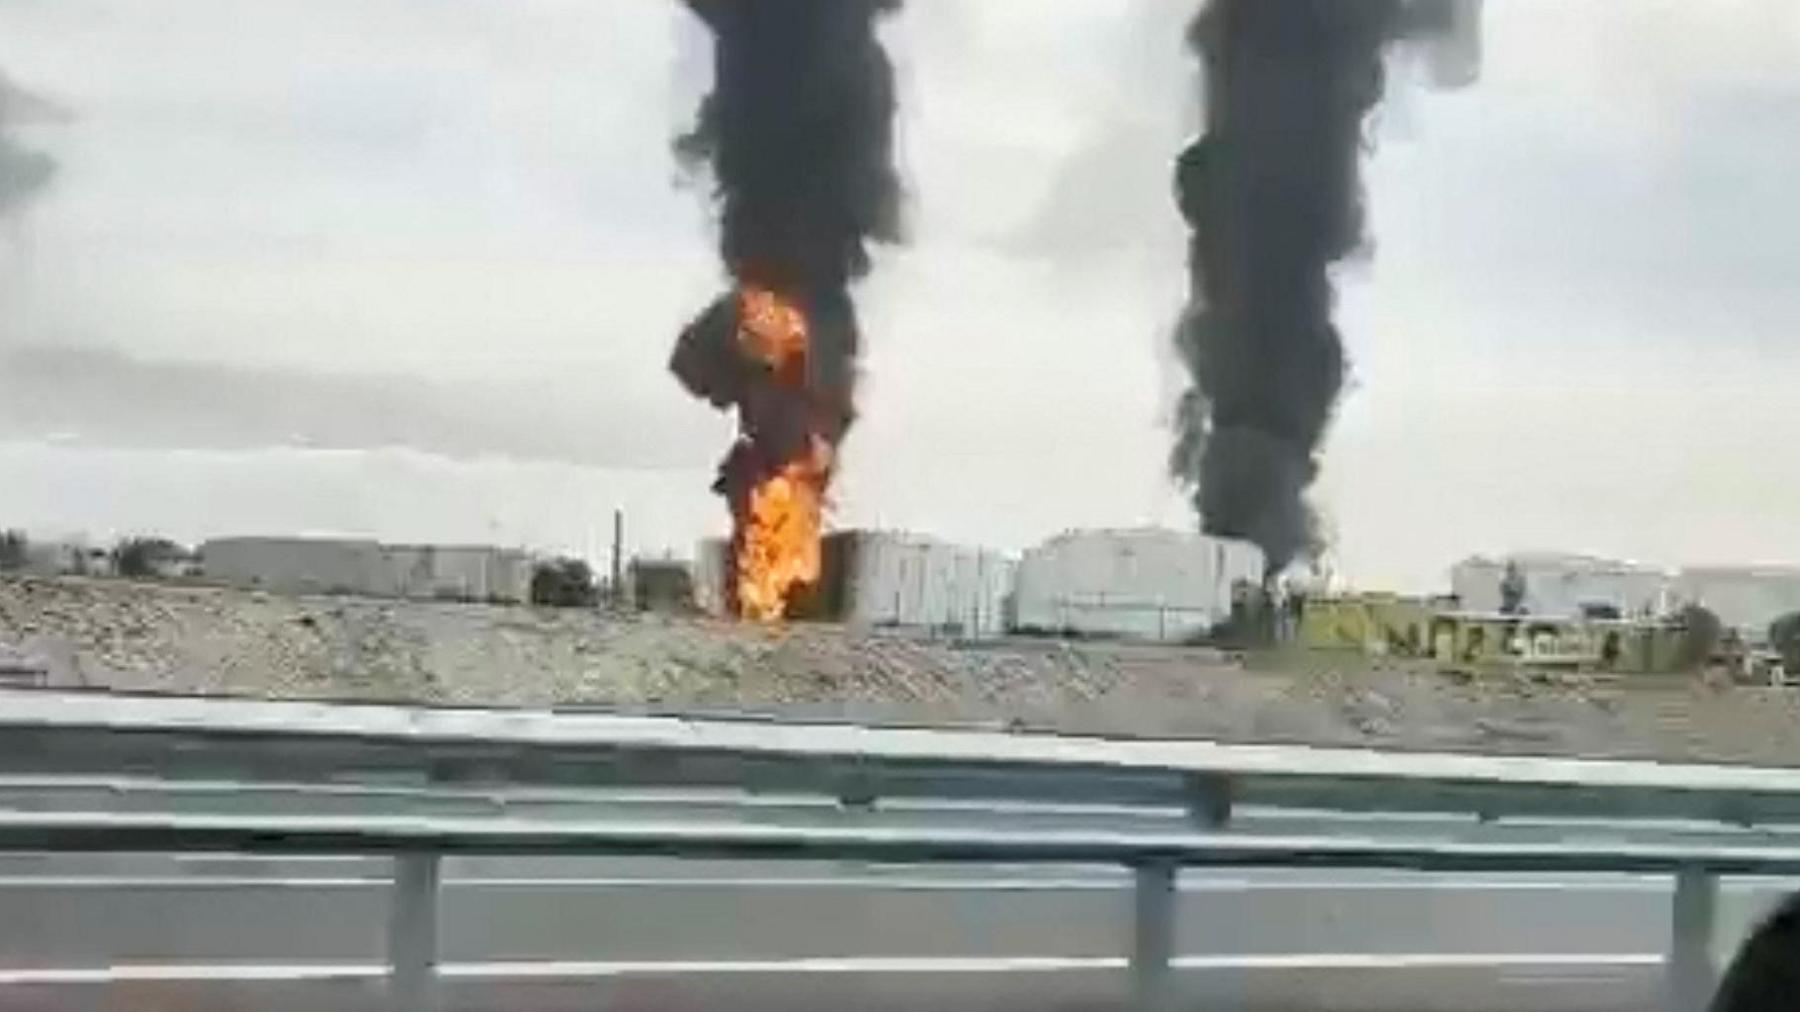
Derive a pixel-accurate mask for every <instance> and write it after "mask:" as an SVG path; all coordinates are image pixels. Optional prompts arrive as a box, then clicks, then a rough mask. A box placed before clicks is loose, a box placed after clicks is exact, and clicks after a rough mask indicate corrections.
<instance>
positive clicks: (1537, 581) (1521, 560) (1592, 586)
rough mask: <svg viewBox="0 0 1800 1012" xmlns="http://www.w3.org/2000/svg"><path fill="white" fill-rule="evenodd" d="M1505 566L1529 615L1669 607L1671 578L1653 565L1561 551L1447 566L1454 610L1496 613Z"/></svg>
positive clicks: (1652, 610) (1655, 610) (1641, 612)
mask: <svg viewBox="0 0 1800 1012" xmlns="http://www.w3.org/2000/svg"><path fill="white" fill-rule="evenodd" d="M1509 564H1511V565H1516V566H1517V567H1518V569H1519V573H1520V575H1521V576H1523V577H1524V580H1525V598H1524V602H1523V604H1524V609H1525V612H1526V613H1527V614H1530V615H1545V616H1550V617H1559V618H1565V617H1577V616H1580V615H1581V614H1582V610H1583V608H1584V607H1607V608H1614V609H1617V611H1618V613H1619V614H1620V615H1621V616H1625V617H1630V616H1633V615H1662V614H1666V613H1667V612H1668V610H1669V608H1670V605H1671V603H1672V596H1671V593H1670V590H1671V586H1672V584H1673V578H1672V577H1671V576H1670V574H1669V573H1667V572H1665V571H1664V570H1661V569H1657V568H1655V567H1653V566H1645V565H1640V564H1638V563H1635V562H1625V561H1622V560H1619V559H1605V558H1600V557H1597V556H1592V555H1576V554H1571V553H1566V552H1518V553H1515V554H1513V555H1507V556H1501V557H1498V558H1488V557H1486V556H1480V555H1477V556H1472V557H1470V558H1467V559H1464V560H1463V561H1461V562H1459V563H1457V564H1456V565H1454V566H1452V567H1451V569H1450V590H1451V593H1453V594H1455V595H1456V597H1457V601H1458V607H1460V608H1461V609H1462V610H1463V611H1470V612H1498V611H1500V610H1501V608H1500V606H1501V603H1502V602H1501V593H1500V584H1501V582H1502V581H1503V580H1505V579H1506V569H1507V566H1508V565H1509Z"/></svg>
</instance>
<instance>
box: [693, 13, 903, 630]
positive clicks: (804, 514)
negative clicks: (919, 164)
mask: <svg viewBox="0 0 1800 1012" xmlns="http://www.w3.org/2000/svg"><path fill="white" fill-rule="evenodd" d="M689 6H690V7H691V8H692V9H693V10H694V12H695V13H696V14H697V15H699V17H700V18H701V19H702V20H703V21H704V22H705V23H706V25H707V27H708V28H710V29H711V31H712V34H713V43H714V46H713V89H712V92H711V94H709V95H707V96H706V98H705V99H704V100H703V101H702V102H701V105H700V109H699V113H698V116H697V122H696V124H695V126H694V128H693V130H692V132H691V133H689V134H687V135H686V136H684V137H682V138H680V139H679V140H677V142H676V152H677V155H678V156H679V157H680V158H682V160H683V161H684V162H687V163H689V164H690V165H699V164H703V165H705V166H706V167H708V168H710V170H711V174H712V178H713V181H714V183H715V185H716V198H717V202H718V208H719V233H720V234H719V256H720V259H721V260H722V261H723V263H724V266H725V269H726V271H727V272H728V273H729V274H730V275H731V278H732V281H733V288H732V290H731V291H729V292H727V293H725V294H724V295H722V296H720V297H719V299H718V300H716V301H715V302H714V303H713V304H712V305H711V306H709V307H707V309H706V310H705V311H703V312H702V313H701V314H700V315H699V316H698V317H696V318H695V319H694V321H693V322H692V323H690V324H689V325H688V327H687V328H686V329H685V330H684V331H683V332H682V333H681V335H680V337H679V339H678V340H677V341H676V345H675V349H674V352H673V354H672V355H671V357H670V362H669V365H670V369H671V370H672V371H673V372H674V373H675V376H676V378H677V379H678V380H680V382H681V384H682V385H683V387H685V388H686V389H687V390H688V391H689V392H690V393H691V394H693V395H694V396H696V397H699V398H702V399H704V400H706V401H707V402H708V403H710V404H712V405H713V406H714V407H715V408H719V409H722V410H733V411H735V412H736V414H737V420H738V438H737V441H736V443H735V444H734V445H733V446H732V448H731V450H730V452H728V453H727V455H726V457H725V460H724V462H723V463H721V464H720V467H719V477H718V480H717V481H716V482H715V483H714V485H713V488H714V490H715V491H717V492H718V493H720V494H721V495H722V496H724V498H725V500H726V502H727V503H728V504H729V506H730V509H731V515H732V528H733V534H732V549H731V552H730V557H731V560H732V562H731V572H730V575H729V576H728V578H727V580H726V586H727V588H728V591H729V596H731V597H732V599H733V605H732V610H734V611H737V612H739V613H744V614H755V615H757V616H759V617H764V618H771V617H779V616H780V615H781V614H782V612H783V611H784V610H785V605H786V601H787V599H788V597H789V595H790V594H793V593H797V592H798V591H799V590H800V589H801V588H803V587H804V586H805V585H806V584H808V583H811V582H812V581H815V580H816V579H817V576H818V563H819V536H820V524H821V512H822V510H823V507H824V503H825V494H826V489H827V487H828V485H829V483H830V479H831V474H832V470H833V468H834V466H835V460H836V450H837V446H838V444H839V442H840V441H841V440H842V439H843V437H844V434H845V432H846V431H848V429H849V428H850V425H851V422H852V421H853V419H854V417H855V411H854V405H853V399H852V394H853V388H854V384H855V366H856V350H857V344H858V332H857V325H856V313H855V308H854V306H853V305H852V303H851V300H850V294H849V286H850V283H851V282H852V281H854V280H855V279H857V278H860V277H861V276H862V275H863V274H865V273H866V272H867V271H868V269H869V255H868V251H867V243H868V242H869V241H870V240H889V241H891V240H895V239H897V238H898V233H899V203H900V187H899V182H898V179H897V177H896V175H895V172H894V168H893V164H892V154H893V136H892V134H893V132H892V122H893V113H894V90H893V72H892V69H891V67H890V66H889V63H888V60H887V56H886V54H885V53H884V52H883V51H882V48H881V45H880V43H879V41H878V40H877V38H876V35H875V26H876V22H877V20H878V19H879V17H880V16H882V15H883V14H886V13H888V12H890V11H892V10H894V9H895V8H897V7H898V6H899V4H898V2H897V0H755V2H739V0H689Z"/></svg>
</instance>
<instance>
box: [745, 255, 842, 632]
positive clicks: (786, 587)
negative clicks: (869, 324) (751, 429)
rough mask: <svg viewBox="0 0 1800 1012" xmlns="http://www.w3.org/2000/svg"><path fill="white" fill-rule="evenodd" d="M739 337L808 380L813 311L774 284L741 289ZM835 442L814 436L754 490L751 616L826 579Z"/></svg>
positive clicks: (788, 374) (749, 538) (748, 558)
mask: <svg viewBox="0 0 1800 1012" xmlns="http://www.w3.org/2000/svg"><path fill="white" fill-rule="evenodd" d="M738 310H739V311H738V320H739V323H738V343H739V344H740V345H741V346H742V347H743V348H744V350H745V351H747V352H749V353H750V354H751V355H753V356H755V357H756V358H757V359H759V360H760V361H762V362H765V363H767V364H768V366H769V367H770V369H772V370H773V371H774V372H775V374H776V376H777V377H778V378H779V380H780V381H782V382H784V383H789V384H793V385H796V386H798V385H800V384H803V383H804V382H805V366H806V352H807V342H808V340H809V334H808V331H807V322H806V314H805V313H803V312H802V311H801V310H800V308H799V307H798V306H795V305H794V304H792V303H790V302H787V301H786V300H784V299H783V298H782V297H781V296H780V295H779V294H777V293H776V292H773V291H770V290H769V289H766V288H756V287H750V286H746V287H745V288H743V289H742V290H741V291H740V292H739V294H738ZM831 458H832V451H831V446H830V444H829V443H827V442H826V441H825V440H823V439H821V438H819V437H818V436H814V437H813V438H812V440H811V441H810V445H809V447H808V449H807V451H806V452H803V453H802V455H801V456H800V457H799V458H798V459H795V460H790V461H788V462H787V463H785V464H783V465H782V466H781V467H780V468H779V469H777V470H776V472H775V473H774V474H772V475H770V476H769V477H767V478H764V479H763V480H762V481H761V482H759V483H758V484H757V485H756V486H755V487H754V488H752V489H751V490H750V494H749V497H748V500H747V502H746V503H745V507H744V510H743V515H742V516H741V517H740V518H739V520H738V523H739V525H740V527H739V529H738V531H737V537H736V557H735V559H734V561H735V564H736V577H737V588H736V589H737V606H738V613H739V614H740V615H742V616H743V617H745V618H750V619H757V620H759V621H764V622H773V621H777V620H779V619H781V618H782V617H783V616H784V615H786V614H787V609H788V604H789V600H790V597H791V595H792V594H793V593H794V591H795V590H797V589H798V588H800V587H803V586H807V585H810V584H814V583H817V582H818V579H819V565H820V563H819V558H820V552H819V538H820V535H821V533H822V530H823V527H824V515H825V486H826V483H827V482H828V481H829V480H830V477H831Z"/></svg>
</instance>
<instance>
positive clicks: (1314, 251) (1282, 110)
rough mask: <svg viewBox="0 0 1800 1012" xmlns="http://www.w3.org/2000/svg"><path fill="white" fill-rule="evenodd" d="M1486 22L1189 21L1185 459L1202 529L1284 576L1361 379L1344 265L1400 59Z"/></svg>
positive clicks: (1303, 6)
mask: <svg viewBox="0 0 1800 1012" xmlns="http://www.w3.org/2000/svg"><path fill="white" fill-rule="evenodd" d="M1469 13H1470V5H1469V4H1468V3H1467V0H1414V2H1412V3H1405V2H1402V0H1356V2H1345V0H1215V2H1214V3H1212V4H1210V5H1208V6H1207V7H1206V8H1204V9H1203V10H1202V11H1201V13H1200V14H1199V16H1197V17H1196V18H1195V19H1194V21H1193V23H1192V24H1191V25H1190V27H1189V31H1188V42H1189V45H1190V46H1191V47H1192V48H1193V49H1194V50H1195V51H1196V53H1198V55H1199V56H1200V58H1201V61H1202V64H1203V71H1204V95H1205V101H1206V120H1205V131H1204V133H1203V134H1202V136H1201V137H1200V138H1198V139H1197V140H1195V141H1194V142H1193V143H1192V144H1190V145H1189V146H1188V147H1187V149H1186V150H1184V151H1183V152H1182V153H1181V155H1180V157H1179V158H1177V160H1176V165H1175V193H1176V200H1177V203H1178V205H1179V207H1180V210H1181V213H1182V216H1183V217H1184V218H1185V219H1186V220H1187V222H1188V225H1189V226H1190V228H1191V229H1192V230H1193V236H1192V239H1191V241H1190V245H1189V262H1188V268H1189V275H1190V279H1189V280H1190V288H1189V299H1188V305H1187V308H1186V310H1185V311H1184V312H1183V314H1182V319H1181V322H1180V324H1179V325H1178V326H1177V329H1176V334H1175V343H1176V347H1177V349H1178V351H1179V352H1180V355H1181V358H1182V361H1183V362H1184V363H1185V364H1186V366H1187V368H1188V370H1189V372H1190V373H1191V375H1192V379H1193V384H1192V386H1191V387H1190V388H1189V389H1188V390H1187V391H1186V392H1185V393H1184V394H1183V395H1182V398H1181V400H1180V403H1179V405H1178V414H1177V419H1176V429H1177V431H1176V439H1175V446H1174V448H1173V450H1172V452H1171V454H1170V461H1169V464H1170V470H1171V472H1172V474H1173V475H1174V477H1175V478H1176V479H1177V480H1178V481H1180V482H1181V483H1182V484H1183V485H1185V486H1186V487H1187V488H1188V489H1189V490H1190V493H1191V496H1192V499H1193V502H1194V506H1195V508H1196V510H1197V511H1198V512H1199V514H1200V519H1201V525H1202V527H1203V528H1204V529H1205V530H1206V531H1207V532H1209V533H1212V534H1216V535H1221V536H1226V537H1236V538H1244V539H1247V540H1250V541H1252V542H1255V543H1256V544H1257V545H1259V546H1260V547H1261V548H1262V550H1263V554H1264V557H1265V559H1266V564H1267V567H1268V571H1269V573H1270V574H1271V575H1272V574H1274V573H1276V572H1279V571H1280V570H1281V569H1283V568H1285V567H1286V566H1287V564H1288V563H1289V562H1291V561H1292V560H1293V559H1294V558H1295V557H1296V556H1297V555H1300V554H1302V553H1307V552H1309V551H1310V550H1312V549H1314V548H1315V547H1316V546H1314V545H1313V541H1314V540H1315V539H1316V537H1317V533H1316V532H1317V531H1318V530H1319V526H1318V523H1317V520H1316V518H1315V517H1314V516H1313V515H1312V510H1311V507H1310V506H1309V505H1308V504H1307V503H1306V501H1305V498H1304V494H1305V492H1306V489H1307V488H1308V486H1310V485H1311V484H1312V481H1313V478H1314V476H1315V475H1316V473H1317V471H1318V461H1317V457H1316V453H1317V449H1318V445H1319V441H1320V440H1321V438H1322V437H1323V436H1324V433H1325V429H1326V425H1327V423H1328V422H1329V420H1330V416H1331V410H1332V406H1333V404H1334V403H1335V401H1336V399H1337V394H1338V389H1339V387H1340V386H1341V385H1342V382H1343V375H1344V352H1343V345H1342V342H1341V341H1340V340H1339V336H1338V332H1337V328H1336V326H1335V324H1334V323H1333V322H1332V319H1331V309H1332V301H1333V297H1334V293H1333V290H1332V285H1331V279H1330V275H1329V269H1330V267H1331V265H1332V264H1333V263H1335V262H1337V261H1339V260H1341V259H1343V258H1344V257H1345V256H1347V255H1348V254H1350V253H1351V252H1352V251H1353V250H1355V249H1356V248H1357V247H1358V246H1359V245H1360V244H1361V243H1362V239H1363V207H1362V184H1361V181H1360V179H1359V176H1358V158H1359V156H1360V155H1361V153H1362V149H1363V146H1364V141H1365V139H1364V136H1363V120H1364V118H1365V116H1366V115H1367V113H1368V111H1369V109H1370V108H1371V107H1373V106H1374V104H1375V102H1376V101H1378V100H1379V99H1380V97H1381V91H1382V86H1383V63H1382V55H1383V48H1384V47H1385V46H1386V45H1387V44H1388V43H1390V42H1392V41H1395V40H1397V39H1401V38H1421V37H1425V36H1432V37H1438V36H1442V35H1445V34H1446V33H1448V32H1450V31H1451V30H1452V28H1453V27H1455V26H1462V25H1464V24H1465V22H1466V20H1467V15H1469ZM1453 15H1458V16H1462V17H1463V20H1461V21H1459V20H1458V19H1457V16H1453ZM1462 30H1463V31H1464V32H1465V34H1467V32H1468V31H1469V29H1467V28H1466V27H1464V28H1462Z"/></svg>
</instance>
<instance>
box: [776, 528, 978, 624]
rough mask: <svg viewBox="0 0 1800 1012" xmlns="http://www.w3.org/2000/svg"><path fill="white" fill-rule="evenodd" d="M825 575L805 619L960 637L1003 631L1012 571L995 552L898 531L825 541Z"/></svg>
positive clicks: (841, 533) (844, 535)
mask: <svg viewBox="0 0 1800 1012" xmlns="http://www.w3.org/2000/svg"><path fill="white" fill-rule="evenodd" d="M822 562H823V568H824V575H823V578H822V579H821V581H820V586H819V590H818V593H817V594H816V596H815V598H814V600H813V602H812V604H811V607H809V608H808V609H806V612H805V613H806V614H809V615H812V616H813V617H818V618H827V619H833V620H836V621H840V622H846V623H850V624H853V625H863V626H894V627H908V628H921V629H935V630H940V631H944V632H949V633H954V634H956V635H962V636H992V635H997V634H999V633H1002V632H1004V631H1005V630H1006V615H1007V602H1006V598H1007V595H1008V593H1009V592H1010V591H1011V588H1012V582H1013V568H1014V563H1013V561H1012V560H1011V559H1009V558H1007V557H1006V556H1005V555H1002V554H1001V553H999V552H996V551H990V550H988V549H985V548H975V547H971V546H967V545H957V544H951V543H950V542H947V541H940V540H939V539H937V538H933V537H928V536H925V535H921V534H911V533H906V532H903V531H872V530H850V531H839V532H837V533H834V534H831V535H828V536H827V537H826V538H825V545H824V558H823V560H822Z"/></svg>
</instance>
